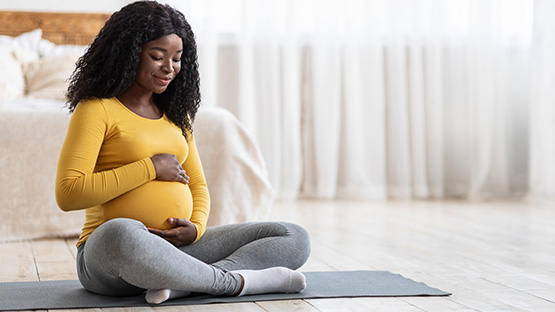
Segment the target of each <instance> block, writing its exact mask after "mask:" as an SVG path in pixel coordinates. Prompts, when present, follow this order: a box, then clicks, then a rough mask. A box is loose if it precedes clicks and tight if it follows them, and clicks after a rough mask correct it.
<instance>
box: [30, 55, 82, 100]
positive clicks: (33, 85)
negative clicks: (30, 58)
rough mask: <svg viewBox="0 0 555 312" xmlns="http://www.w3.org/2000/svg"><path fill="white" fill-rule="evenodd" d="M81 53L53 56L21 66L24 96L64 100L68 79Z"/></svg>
mask: <svg viewBox="0 0 555 312" xmlns="http://www.w3.org/2000/svg"><path fill="white" fill-rule="evenodd" d="M80 56H81V53H73V54H65V55H53V56H46V57H43V58H41V59H40V60H38V61H35V62H31V63H27V64H24V65H23V73H24V75H25V81H26V83H27V87H26V96H28V97H33V98H45V99H56V100H65V92H66V91H67V87H68V85H69V82H68V79H69V77H70V76H71V74H72V73H73V71H74V70H75V63H76V62H77V60H78V59H79V57H80Z"/></svg>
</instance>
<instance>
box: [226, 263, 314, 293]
mask: <svg viewBox="0 0 555 312" xmlns="http://www.w3.org/2000/svg"><path fill="white" fill-rule="evenodd" d="M232 272H233V273H238V274H239V275H241V277H242V279H243V285H242V288H241V290H240V291H239V294H238V295H237V296H246V295H256V294H269V293H298V292H301V291H303V290H304V289H305V288H306V278H305V276H304V274H302V273H301V272H298V271H293V270H291V269H288V268H284V267H273V268H269V269H265V270H239V271H232Z"/></svg>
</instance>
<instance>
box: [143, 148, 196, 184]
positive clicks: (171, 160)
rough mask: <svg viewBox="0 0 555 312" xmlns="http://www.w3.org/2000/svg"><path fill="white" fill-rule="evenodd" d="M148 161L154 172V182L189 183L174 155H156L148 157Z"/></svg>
mask: <svg viewBox="0 0 555 312" xmlns="http://www.w3.org/2000/svg"><path fill="white" fill-rule="evenodd" d="M150 159H151V160H152V164H153V165H154V170H155V171H156V180H160V181H176V182H181V183H185V184H188V183H189V176H187V174H186V173H185V170H183V168H182V167H181V164H180V163H179V162H178V161H177V157H176V156H175V155H172V154H158V155H155V156H152V157H150Z"/></svg>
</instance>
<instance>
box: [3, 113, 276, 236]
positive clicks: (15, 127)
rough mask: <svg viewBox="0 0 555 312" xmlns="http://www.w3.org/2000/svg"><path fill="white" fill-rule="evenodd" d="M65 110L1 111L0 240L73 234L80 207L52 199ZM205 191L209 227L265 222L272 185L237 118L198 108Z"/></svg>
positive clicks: (79, 220) (78, 225)
mask: <svg viewBox="0 0 555 312" xmlns="http://www.w3.org/2000/svg"><path fill="white" fill-rule="evenodd" d="M68 121H69V115H68V113H67V111H58V110H14V111H6V110H4V111H2V110H0V127H1V132H0V133H1V134H0V148H1V152H0V218H1V219H0V242H3V241H12V240H23V239H34V238H42V237H67V236H74V235H78V234H79V233H80V231H81V226H82V224H83V221H84V213H83V211H76V212H62V211H61V210H60V209H58V207H57V205H56V201H55V199H54V177H55V174H56V164H57V160H58V154H59V151H60V147H61V144H62V142H63V138H64V136H65V132H66V128H67V123H68ZM194 131H195V136H196V141H197V144H198V149H199V153H200V156H201V159H202V161H203V166H204V170H205V174H206V178H207V181H208V186H209V189H210V194H211V200H212V210H211V215H210V218H209V225H217V224H223V223H232V222H242V221H253V220H263V219H265V218H266V217H267V215H268V213H269V210H270V207H271V203H272V189H271V187H270V184H269V182H268V179H267V176H266V169H265V164H264V161H263V159H262V156H261V154H260V151H259V149H258V147H257V146H256V145H255V144H254V142H253V140H252V139H251V138H250V137H249V136H248V135H247V133H246V132H245V130H244V128H243V127H242V126H241V124H240V123H239V122H238V121H237V119H235V117H234V116H233V115H232V114H231V113H229V112H228V111H225V110H223V109H221V108H203V109H202V110H201V111H200V112H199V113H198V115H197V119H196V122H195V125H194Z"/></svg>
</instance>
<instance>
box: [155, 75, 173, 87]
mask: <svg viewBox="0 0 555 312" xmlns="http://www.w3.org/2000/svg"><path fill="white" fill-rule="evenodd" d="M155 77H156V76H155ZM156 79H157V80H158V81H159V82H160V83H161V84H163V85H168V84H170V82H171V81H172V79H173V78H172V77H156Z"/></svg>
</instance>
